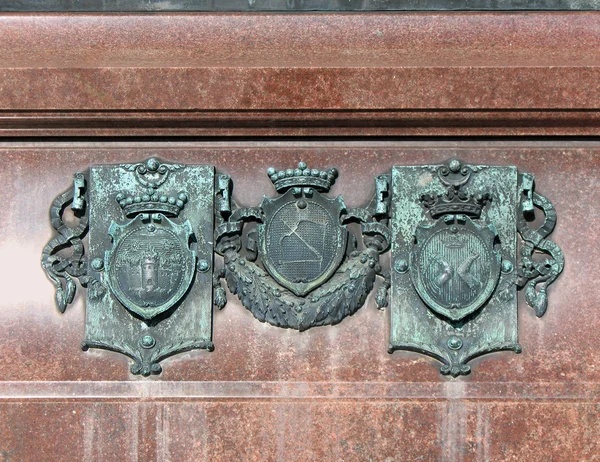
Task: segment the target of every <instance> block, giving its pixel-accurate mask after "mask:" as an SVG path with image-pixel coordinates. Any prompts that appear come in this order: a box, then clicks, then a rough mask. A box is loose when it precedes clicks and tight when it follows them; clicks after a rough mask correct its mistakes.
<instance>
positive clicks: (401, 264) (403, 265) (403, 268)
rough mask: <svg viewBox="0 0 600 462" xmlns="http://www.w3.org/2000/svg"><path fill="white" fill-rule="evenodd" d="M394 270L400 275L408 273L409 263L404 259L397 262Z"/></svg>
mask: <svg viewBox="0 0 600 462" xmlns="http://www.w3.org/2000/svg"><path fill="white" fill-rule="evenodd" d="M394 269H395V270H396V271H397V272H399V273H406V272H407V271H408V262H407V261H406V260H404V259H402V260H397V261H396V263H395V264H394Z"/></svg>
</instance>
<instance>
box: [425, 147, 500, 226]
mask: <svg viewBox="0 0 600 462" xmlns="http://www.w3.org/2000/svg"><path fill="white" fill-rule="evenodd" d="M472 171H473V170H472V169H471V168H470V167H468V166H464V165H462V164H461V163H460V161H458V160H456V159H453V160H451V161H450V162H449V163H448V165H447V166H446V165H443V166H441V167H439V168H438V169H437V174H438V178H439V179H440V181H441V182H442V183H443V184H444V185H445V186H446V187H447V190H446V192H445V193H443V194H438V195H437V196H433V195H431V194H423V195H422V196H421V204H422V205H423V207H425V208H426V209H429V214H430V215H431V218H439V217H441V216H444V215H448V214H453V215H466V216H468V217H471V218H479V217H480V216H481V212H482V210H483V207H484V206H485V205H486V204H487V203H488V202H489V201H491V200H492V198H491V196H490V194H488V193H485V194H483V193H476V194H468V193H466V192H465V191H463V190H462V187H463V186H464V185H465V184H466V183H467V182H468V181H469V178H470V176H471V173H472Z"/></svg>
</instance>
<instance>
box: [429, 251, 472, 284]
mask: <svg viewBox="0 0 600 462" xmlns="http://www.w3.org/2000/svg"><path fill="white" fill-rule="evenodd" d="M478 258H479V254H478V253H474V254H471V255H470V256H469V257H467V258H465V259H464V260H463V261H462V262H461V263H460V264H459V265H458V267H456V266H453V265H451V264H450V263H449V262H448V261H447V260H444V259H443V258H441V257H440V256H439V255H435V256H434V257H433V258H432V259H431V262H430V265H433V264H437V265H439V267H440V269H441V273H440V274H439V276H438V277H437V278H436V280H435V285H436V286H437V288H438V289H440V288H442V287H443V286H444V285H446V284H448V282H449V281H450V280H451V279H452V278H454V276H455V275H458V277H459V278H460V279H461V280H462V281H464V283H465V284H467V286H469V289H471V290H479V288H480V287H481V281H479V280H478V279H477V278H476V277H475V276H473V275H472V274H471V272H470V271H471V266H473V263H474V262H475V260H477V259H478Z"/></svg>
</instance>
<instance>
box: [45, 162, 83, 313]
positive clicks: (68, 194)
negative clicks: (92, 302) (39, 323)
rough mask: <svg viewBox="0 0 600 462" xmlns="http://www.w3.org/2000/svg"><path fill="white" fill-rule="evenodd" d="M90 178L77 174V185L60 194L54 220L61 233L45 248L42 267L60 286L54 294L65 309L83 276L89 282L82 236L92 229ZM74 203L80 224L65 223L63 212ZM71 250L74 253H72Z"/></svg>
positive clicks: (55, 203) (52, 211)
mask: <svg viewBox="0 0 600 462" xmlns="http://www.w3.org/2000/svg"><path fill="white" fill-rule="evenodd" d="M86 186H87V180H86V178H85V175H84V174H83V173H77V174H75V176H74V178H73V187H71V188H70V189H68V190H67V191H65V192H64V193H62V194H61V195H59V196H58V197H57V198H56V199H54V202H52V206H51V207H50V223H51V224H52V227H53V228H54V229H55V230H56V233H57V234H58V235H57V236H56V237H54V238H52V239H51V240H50V241H49V242H48V244H46V246H45V247H44V250H43V251H42V268H43V269H44V271H45V272H46V275H47V276H48V278H49V279H50V280H51V281H52V283H53V284H54V286H55V287H56V294H55V297H54V300H55V303H56V307H57V308H58V310H59V311H60V312H61V313H64V312H65V310H66V308H67V306H68V305H69V304H70V303H72V302H73V299H74V298H75V292H76V290H77V285H76V283H75V280H74V279H79V281H80V283H81V284H82V285H83V286H87V284H88V283H89V282H90V278H89V277H88V276H87V258H86V257H85V250H84V246H83V242H82V239H83V238H84V236H85V235H86V233H87V231H88V213H87V208H86V203H87V190H86ZM69 206H70V207H71V210H72V211H73V214H74V217H75V220H76V221H77V223H76V224H74V225H70V224H68V223H65V221H64V219H63V214H64V212H65V210H66V209H67V207H69ZM69 252H70V254H68V253H69Z"/></svg>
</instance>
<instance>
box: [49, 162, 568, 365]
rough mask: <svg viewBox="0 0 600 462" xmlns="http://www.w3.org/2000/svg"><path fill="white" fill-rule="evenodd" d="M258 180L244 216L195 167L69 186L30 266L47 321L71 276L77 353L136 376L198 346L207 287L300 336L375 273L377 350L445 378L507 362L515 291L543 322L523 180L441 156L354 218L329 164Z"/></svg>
mask: <svg viewBox="0 0 600 462" xmlns="http://www.w3.org/2000/svg"><path fill="white" fill-rule="evenodd" d="M267 173H268V176H269V178H270V179H271V181H272V183H273V186H274V188H275V190H276V191H277V193H278V195H277V196H276V197H274V198H268V197H264V198H263V200H262V202H261V203H260V205H259V206H258V207H243V206H240V205H238V204H236V203H235V201H234V200H233V199H232V193H233V184H232V181H231V179H230V177H229V176H227V175H221V174H218V175H215V173H214V169H213V167H208V166H192V165H179V164H170V163H161V162H160V161H159V160H157V159H149V160H147V161H146V162H143V163H137V164H121V165H102V166H95V167H91V168H90V170H89V172H87V173H78V174H76V175H75V179H74V182H73V187H72V188H70V189H69V190H68V191H66V192H65V193H63V194H62V195H60V196H59V197H57V198H56V200H55V201H54V203H53V204H52V208H51V210H50V218H51V223H52V226H53V227H54V229H55V230H56V233H57V235H56V237H54V238H53V239H52V240H51V241H50V242H49V243H48V244H47V245H46V247H45V248H44V251H43V255H42V266H43V268H44V269H45V271H46V273H47V274H48V277H49V278H50V279H51V280H52V282H53V283H54V284H55V286H56V304H57V306H58V309H59V310H60V311H61V312H64V311H65V309H66V307H67V305H69V304H70V303H71V302H72V301H73V299H74V297H75V291H76V280H79V283H80V284H81V285H82V286H83V287H86V288H87V310H86V327H85V341H84V342H83V348H84V349H88V348H103V349H107V350H112V351H116V352H119V353H122V354H124V355H127V356H129V357H130V358H132V359H133V360H134V364H133V365H132V366H131V372H132V373H134V374H142V375H150V374H153V373H159V372H160V371H161V366H160V364H159V362H160V361H161V360H162V359H164V358H166V357H168V356H171V355H173V354H176V353H178V352H181V351H185V350H191V349H207V350H212V349H213V344H212V342H211V331H212V303H213V298H214V304H215V305H216V306H217V307H218V308H223V307H224V306H225V304H226V302H227V299H226V292H225V289H224V287H222V285H221V281H222V280H225V282H226V284H227V286H228V287H229V290H230V291H231V292H232V293H233V294H234V295H237V296H238V297H239V299H240V301H241V303H242V305H243V306H245V307H246V308H247V309H248V310H249V311H250V312H251V313H252V314H253V315H254V316H255V317H256V318H257V319H258V320H259V321H261V322H266V323H269V324H272V325H274V326H278V327H284V328H291V329H297V330H299V331H303V330H306V329H309V328H311V327H315V326H325V325H333V324H337V323H339V322H341V321H342V320H343V319H344V318H345V317H346V316H350V315H352V314H354V313H355V312H356V311H357V310H358V309H360V308H361V307H362V306H363V305H364V303H365V301H366V299H367V296H368V295H369V293H370V292H371V291H372V290H373V288H374V286H375V284H376V280H377V277H378V276H379V277H380V279H381V280H380V283H379V285H378V287H377V293H376V296H375V297H374V300H375V303H376V304H377V305H378V307H379V308H383V307H385V306H387V305H388V289H390V288H391V299H390V303H389V305H390V307H389V311H390V327H391V333H390V343H389V352H390V353H392V352H393V351H395V350H411V351H415V352H419V353H424V354H427V355H429V356H432V357H434V358H436V359H438V360H439V361H441V362H442V363H443V365H442V367H441V372H442V373H443V374H449V375H452V376H458V375H461V374H468V373H469V372H470V370H471V368H470V366H469V364H468V362H469V361H470V360H471V359H473V358H475V357H477V356H480V355H482V354H485V353H491V352H494V351H500V350H512V351H515V352H520V351H521V346H520V345H519V343H518V329H517V296H516V291H517V289H519V288H525V299H526V301H527V303H528V304H529V305H530V306H531V307H533V308H534V310H535V314H536V315H537V316H542V315H543V314H544V313H545V312H546V309H547V306H548V294H547V288H548V286H549V285H550V284H551V283H552V282H553V281H554V280H555V279H556V278H557V276H558V275H559V274H560V272H561V271H562V269H563V266H564V257H563V254H562V252H561V250H560V248H559V247H558V246H557V245H556V244H554V243H553V242H551V241H550V240H548V239H547V237H548V235H549V234H550V233H551V232H552V230H553V228H554V225H555V224H556V212H555V210H554V208H553V207H552V204H551V203H550V202H549V201H548V200H547V199H545V198H544V197H543V196H541V195H540V194H538V193H537V192H536V191H535V189H534V180H533V176H532V175H529V174H519V173H518V172H517V169H516V168H515V167H493V166H487V165H465V164H463V163H461V162H460V161H458V160H456V159H453V160H451V161H449V162H448V163H447V164H442V165H423V166H409V167H394V168H393V170H392V175H391V178H390V176H389V175H380V176H378V177H376V178H375V193H374V196H373V198H372V199H371V201H370V202H369V203H368V204H367V205H366V206H365V207H362V208H349V207H347V206H346V205H345V203H344V200H343V199H342V197H341V196H337V197H328V193H329V191H330V189H331V187H332V186H333V185H334V183H335V181H336V179H337V178H338V172H337V170H336V169H334V168H330V169H328V170H324V171H320V170H317V169H309V168H308V166H307V165H306V163H304V162H300V163H299V164H298V166H297V168H295V169H287V170H281V171H276V170H275V169H269V170H268V172H267ZM390 183H391V188H390ZM68 207H70V208H71V210H72V212H73V215H74V217H71V218H69V219H67V218H66V217H65V213H64V212H65V211H66V209H67V208H68ZM536 210H537V211H538V212H539V213H538V215H543V220H541V219H539V218H541V217H538V220H536ZM390 217H391V219H390ZM538 222H541V224H538ZM519 236H520V242H518V237H519ZM213 242H215V250H216V251H217V253H219V254H220V255H221V256H222V257H223V266H222V267H221V268H220V269H219V270H217V271H213ZM390 246H391V250H392V251H391V269H390V270H388V269H386V268H385V267H384V265H382V262H381V261H380V256H381V254H382V253H384V252H386V251H387V250H388V248H390ZM213 294H214V297H213Z"/></svg>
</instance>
